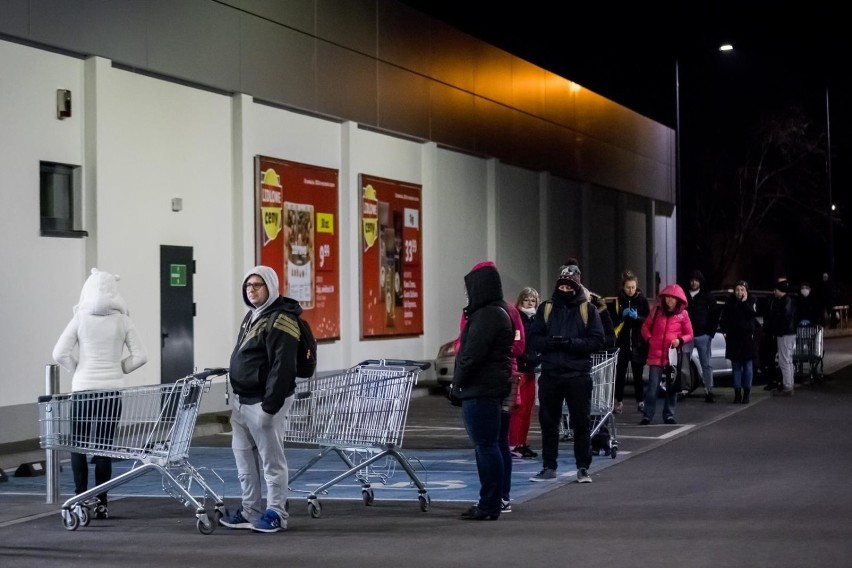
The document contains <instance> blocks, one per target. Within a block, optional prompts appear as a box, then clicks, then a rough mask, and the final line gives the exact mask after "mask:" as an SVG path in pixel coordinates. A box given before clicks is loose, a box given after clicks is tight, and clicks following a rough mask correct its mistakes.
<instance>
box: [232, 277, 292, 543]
mask: <svg viewBox="0 0 852 568" xmlns="http://www.w3.org/2000/svg"><path fill="white" fill-rule="evenodd" d="M242 295H243V301H244V302H245V304H246V305H247V306H248V307H249V312H248V313H247V314H246V317H245V319H243V323H242V325H241V326H240V332H239V336H238V338H237V345H236V347H234V352H233V353H232V354H231V364H230V368H229V375H230V381H231V388H232V389H233V391H234V394H235V395H236V396H235V400H234V408H233V410H232V412H231V428H232V429H233V436H232V439H231V449H233V451H234V459H235V461H236V464H237V475H238V477H239V479H240V486H241V488H242V506H241V508H240V509H239V510H238V511H237V512H236V513H235V514H233V515H231V516H229V517H223V518H222V519H220V521H219V522H220V523H221V524H222V525H224V526H226V527H229V528H232V529H251V530H253V531H256V532H264V533H272V532H278V531H282V530H287V517H288V514H287V507H286V503H287V489H288V480H289V471H288V469H287V459H286V457H285V456H284V446H283V444H282V441H281V438H282V437H281V433H282V432H283V428H284V424H285V421H286V418H287V413H288V412H289V410H290V407H291V406H292V404H293V393H294V392H295V390H296V354H297V352H298V348H299V323H298V321H297V320H296V317H297V316H298V315H299V314H301V313H302V307H301V306H300V305H299V303H298V302H297V301H296V300H293V299H291V298H286V297H284V296H279V294H278V275H277V274H276V273H275V271H274V270H273V269H272V268H270V267H268V266H255V267H254V268H252V269H251V270H250V271H249V272H248V274H246V276H245V278H243V284H242ZM262 480H265V481H266V507H263V506H262V499H261V489H262V488H261V485H260V484H261V482H262Z"/></svg>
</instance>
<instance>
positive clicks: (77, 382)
mask: <svg viewBox="0 0 852 568" xmlns="http://www.w3.org/2000/svg"><path fill="white" fill-rule="evenodd" d="M119 279H120V277H119V276H117V275H114V274H110V273H109V272H102V271H100V270H98V269H97V268H93V269H92V273H91V275H90V276H89V278H88V279H86V282H85V284H83V290H82V291H81V292H80V302H79V303H78V304H77V305H76V306H74V317H73V318H71V321H70V322H68V325H67V326H65V329H64V330H63V331H62V334H61V335H60V336H59V340H58V341H57V342H56V346H55V347H54V348H53V358H54V360H55V361H56V362H57V363H58V364H59V365H60V366H62V368H63V369H66V370H67V371H69V372H71V373H72V374H73V377H72V379H71V391H72V392H73V393H74V396H73V401H74V402H73V405H72V407H73V408H72V421H73V423H74V426H73V431H74V437H75V439H74V444H75V446H78V447H80V446H86V445H89V446H90V447H91V448H92V450H95V451H96V450H97V449H98V448H101V449H105V448H107V447H109V446H110V445H111V443H112V437H113V433H114V432H115V425H116V422H117V421H118V417H119V416H120V414H121V402H120V398H119V397H118V396H109V395H108V394H107V395H105V394H104V393H99V394H97V395H93V394H92V393H87V392H86V391H95V390H97V391H104V390H106V391H109V390H110V389H117V388H121V387H122V386H123V385H124V375H125V374H127V373H131V372H133V371H135V370H136V369H138V368H139V367H141V366H142V365H144V364H145V363H146V362H147V361H148V355H147V354H146V352H145V348H144V346H143V345H142V340H141V339H140V337H139V332H138V331H137V330H136V326H135V325H133V321H132V320H131V319H130V315H129V311H128V309H127V303H126V302H125V301H124V298H122V297H121V294H119V292H118V281H119ZM125 346H127V351H128V355H127V356H126V357H125V356H124V348H125ZM92 462H93V463H94V464H95V484H96V485H100V484H102V483H106V482H107V481H109V480H110V479H111V478H112V461H111V460H110V458H108V457H104V456H95V457H94V458H92ZM71 471H72V472H73V474H74V493H75V494H76V495H79V494H81V493H83V492H85V491H86V489H87V487H88V483H89V466H88V464H87V463H86V454H85V453H78V452H72V453H71ZM108 516H109V514H108V511H107V494H106V492H104V493H100V494H98V505H97V507H96V508H95V518H98V519H105V518H107V517H108Z"/></svg>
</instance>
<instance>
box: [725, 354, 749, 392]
mask: <svg viewBox="0 0 852 568" xmlns="http://www.w3.org/2000/svg"><path fill="white" fill-rule="evenodd" d="M751 365H752V363H751V359H749V360H747V361H731V371H733V373H734V388H735V389H738V388H744V389H750V388H751V380H752V378H753V376H754V373H753V372H752V366H751Z"/></svg>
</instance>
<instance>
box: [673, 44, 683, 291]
mask: <svg viewBox="0 0 852 568" xmlns="http://www.w3.org/2000/svg"><path fill="white" fill-rule="evenodd" d="M680 184H681V181H680V63H679V61H678V58H677V57H675V241H677V243H676V245H675V265H676V270H675V280H676V281H679V278H677V276H678V273H679V272H681V271H682V269H681V263H682V262H683V220H682V219H681V217H683V195H682V193H681V187H680Z"/></svg>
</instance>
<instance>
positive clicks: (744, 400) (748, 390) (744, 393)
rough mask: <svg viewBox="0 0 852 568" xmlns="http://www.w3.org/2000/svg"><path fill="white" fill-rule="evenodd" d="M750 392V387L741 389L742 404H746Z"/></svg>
mask: <svg viewBox="0 0 852 568" xmlns="http://www.w3.org/2000/svg"><path fill="white" fill-rule="evenodd" d="M749 394H751V389H743V404H748V402H749V401H748V395H749Z"/></svg>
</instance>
